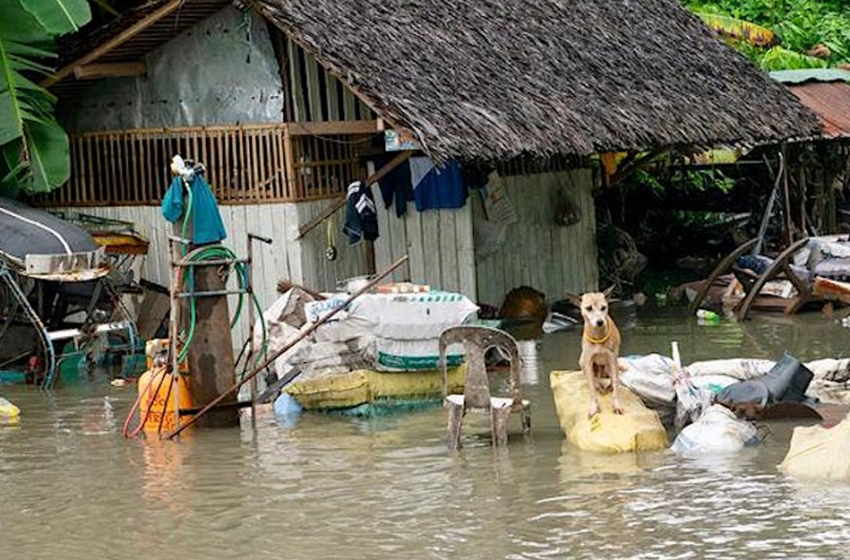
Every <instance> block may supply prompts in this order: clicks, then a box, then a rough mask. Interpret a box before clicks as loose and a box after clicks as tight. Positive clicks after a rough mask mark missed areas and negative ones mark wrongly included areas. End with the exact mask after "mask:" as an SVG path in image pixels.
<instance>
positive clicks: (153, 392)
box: [138, 368, 194, 433]
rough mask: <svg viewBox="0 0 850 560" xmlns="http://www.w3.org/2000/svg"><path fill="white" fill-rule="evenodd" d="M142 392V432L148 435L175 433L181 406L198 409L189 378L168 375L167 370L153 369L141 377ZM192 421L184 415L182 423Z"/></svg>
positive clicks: (139, 383) (140, 416)
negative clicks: (148, 433)
mask: <svg viewBox="0 0 850 560" xmlns="http://www.w3.org/2000/svg"><path fill="white" fill-rule="evenodd" d="M138 391H139V394H140V395H141V396H142V398H141V400H140V401H139V421H140V422H144V426H143V428H142V429H143V430H144V431H146V432H157V431H161V433H166V432H170V431H172V430H175V429H176V428H177V427H178V426H177V418H176V416H177V414H176V412H177V407H178V406H179V407H180V409H189V408H193V407H194V404H193V402H192V396H191V394H190V393H189V378H188V377H187V376H185V375H181V374H178V375H172V374H170V373H166V372H165V368H155V369H150V370H148V371H146V372H145V373H143V374H142V376H141V377H139V382H138ZM189 418H190V417H189V416H183V417H182V418H181V423H185V422H188V421H189Z"/></svg>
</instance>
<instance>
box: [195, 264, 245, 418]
mask: <svg viewBox="0 0 850 560" xmlns="http://www.w3.org/2000/svg"><path fill="white" fill-rule="evenodd" d="M219 268H220V267H219V266H218V265H211V266H195V267H191V268H190V269H189V270H187V272H186V274H187V276H189V277H191V276H194V278H195V282H194V288H193V290H194V291H195V292H215V291H223V290H225V289H226V282H225V281H224V280H223V279H222V278H221V276H220V275H219ZM193 269H194V274H193ZM188 285H189V284H188V283H184V287H187V286H188ZM187 291H188V290H187ZM248 304H249V305H250V302H249V303H248ZM188 315H189V314H188V313H186V315H185V317H186V319H188ZM186 322H187V321H184V323H186ZM187 328H188V326H187ZM188 352H189V353H188V357H187V360H188V365H189V388H190V391H191V392H192V399H193V400H194V401H195V402H196V403H204V402H208V401H209V400H211V399H213V398H215V397H217V396H218V395H220V394H222V393H224V392H225V391H227V389H228V388H229V387H230V386H231V385H232V384H233V382H234V380H235V379H236V368H235V365H234V362H233V343H232V342H231V339H230V313H229V312H228V308H227V296H199V297H196V298H195V333H194V336H193V337H192V343H191V344H190V345H189V351H188ZM231 403H236V394H235V393H231V394H229V395H228V397H227V398H226V399H225V400H224V403H223V404H225V405H227V404H231ZM198 425H199V426H201V427H210V428H219V427H230V426H238V425H239V410H238V409H237V408H236V407H235V406H234V407H224V408H219V409H216V410H213V411H211V413H210V414H208V415H207V416H205V417H204V418H202V419H200V420H199V422H198Z"/></svg>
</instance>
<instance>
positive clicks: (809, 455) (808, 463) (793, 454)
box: [778, 415, 850, 480]
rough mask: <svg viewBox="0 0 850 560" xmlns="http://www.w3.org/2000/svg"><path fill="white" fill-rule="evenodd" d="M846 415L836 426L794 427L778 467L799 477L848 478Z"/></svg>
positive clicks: (848, 424)
mask: <svg viewBox="0 0 850 560" xmlns="http://www.w3.org/2000/svg"><path fill="white" fill-rule="evenodd" d="M847 449H850V415H848V416H847V418H845V419H844V420H842V421H841V422H840V423H839V424H837V425H836V426H833V427H832V428H829V429H827V428H824V427H823V426H800V427H797V428H794V434H793V435H792V436H791V447H790V449H789V450H788V454H787V455H786V456H785V459H784V460H783V461H782V463H780V464H779V467H778V468H779V470H780V471H782V472H784V473H785V474H789V475H792V476H798V477H801V478H820V479H831V480H850V453H847Z"/></svg>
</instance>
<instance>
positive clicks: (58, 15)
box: [6, 0, 91, 35]
mask: <svg viewBox="0 0 850 560" xmlns="http://www.w3.org/2000/svg"><path fill="white" fill-rule="evenodd" d="M6 1H8V0H6ZM19 1H20V2H21V5H22V6H23V8H24V9H25V10H26V11H27V12H29V13H30V14H32V16H33V17H35V19H36V20H38V22H39V24H41V27H42V28H43V29H44V30H45V31H46V32H47V33H49V34H50V35H64V34H65V33H71V32H73V31H77V30H79V29H80V27H82V26H83V25H85V24H86V22H88V21H89V20H90V19H91V11H90V10H89V4H88V2H87V0H19Z"/></svg>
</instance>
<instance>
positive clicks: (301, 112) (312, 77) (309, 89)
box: [277, 31, 377, 122]
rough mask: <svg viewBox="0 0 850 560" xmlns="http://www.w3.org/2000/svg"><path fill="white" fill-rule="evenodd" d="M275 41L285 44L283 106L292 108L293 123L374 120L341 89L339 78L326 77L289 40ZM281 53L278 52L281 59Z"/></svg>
mask: <svg viewBox="0 0 850 560" xmlns="http://www.w3.org/2000/svg"><path fill="white" fill-rule="evenodd" d="M277 33H280V31H277ZM277 40H278V41H285V42H286V49H285V55H286V58H285V59H284V60H280V63H281V65H282V66H285V67H286V71H285V72H284V76H285V77H286V79H287V83H288V85H289V88H288V92H287V93H288V95H287V98H286V101H285V103H286V104H288V105H289V106H290V107H292V113H291V118H292V119H293V122H306V121H312V122H322V121H337V120H345V121H356V120H374V119H376V118H377V115H376V114H375V112H374V111H372V109H371V108H369V107H368V106H367V105H366V104H365V103H363V101H362V100H361V99H360V98H358V97H356V96H355V95H354V94H353V93H351V91H350V90H349V89H348V88H346V87H344V86H343V84H342V82H341V81H340V80H339V79H338V78H336V77H334V76H332V75H330V74H328V72H327V70H325V69H324V67H322V65H320V64H319V63H318V62H317V61H316V59H315V57H313V56H312V55H310V54H309V53H307V52H305V51H304V49H302V48H301V47H300V46H298V45H297V44H296V43H295V42H293V41H292V39H289V38H286V37H278V38H277ZM281 51H283V49H281ZM282 54H283V53H282V52H281V56H282Z"/></svg>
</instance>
